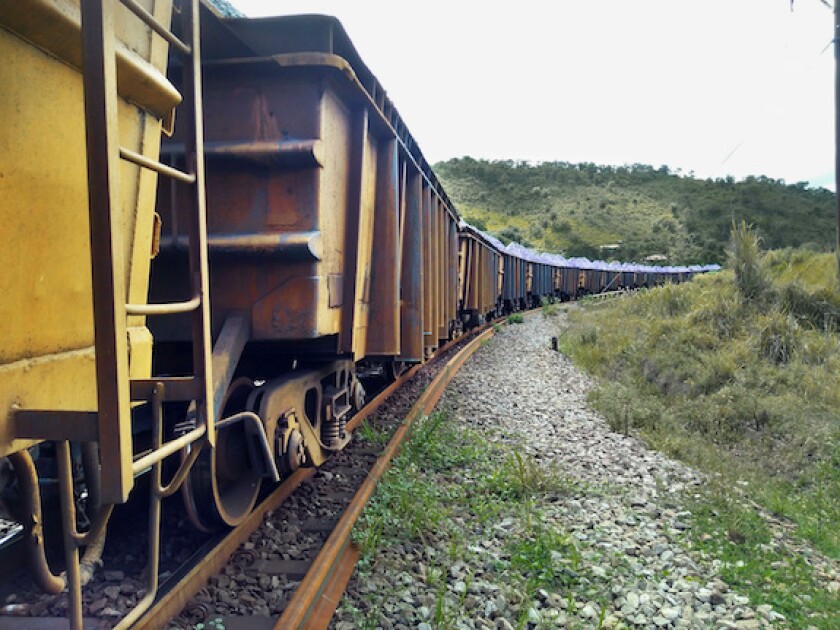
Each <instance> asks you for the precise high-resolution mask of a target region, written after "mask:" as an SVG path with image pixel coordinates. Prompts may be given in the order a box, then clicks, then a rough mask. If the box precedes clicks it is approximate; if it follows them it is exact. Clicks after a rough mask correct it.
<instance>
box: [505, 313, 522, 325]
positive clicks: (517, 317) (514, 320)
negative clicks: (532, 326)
mask: <svg viewBox="0 0 840 630" xmlns="http://www.w3.org/2000/svg"><path fill="white" fill-rule="evenodd" d="M507 321H508V324H521V323H522V322H524V321H525V316H524V315H522V313H514V314H513V315H508V318H507Z"/></svg>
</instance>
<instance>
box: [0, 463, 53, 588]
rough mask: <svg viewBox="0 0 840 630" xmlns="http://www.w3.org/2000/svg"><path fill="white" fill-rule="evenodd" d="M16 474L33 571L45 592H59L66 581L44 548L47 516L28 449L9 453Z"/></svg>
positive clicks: (30, 565) (26, 543)
mask: <svg viewBox="0 0 840 630" xmlns="http://www.w3.org/2000/svg"><path fill="white" fill-rule="evenodd" d="M9 460H10V461H11V462H12V466H13V467H14V470H15V475H16V476H17V480H18V486H19V488H20V494H21V497H22V498H23V506H22V507H21V511H22V513H23V517H24V519H25V520H24V523H23V525H24V532H23V535H24V543H25V545H26V552H27V559H28V561H29V567H30V571H31V572H32V576H33V578H34V579H35V581H36V582H37V583H38V586H39V587H40V588H41V589H42V590H43V591H44V592H45V593H51V594H56V593H60V592H61V591H62V590H64V587H65V586H66V581H65V580H64V578H62V577H61V576H59V575H55V574H54V573H53V572H52V570H51V569H50V567H49V563H48V562H47V556H46V553H45V549H44V531H43V526H44V519H43V515H42V514H41V492H40V490H39V488H38V474H37V472H36V471H35V464H34V463H33V461H32V457H31V456H30V455H29V452H28V451H20V452H17V453H12V454H11V455H10V456H9Z"/></svg>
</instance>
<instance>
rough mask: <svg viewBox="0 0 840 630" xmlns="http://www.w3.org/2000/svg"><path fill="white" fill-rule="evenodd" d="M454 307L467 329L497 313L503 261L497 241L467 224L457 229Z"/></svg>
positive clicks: (499, 309)
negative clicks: (456, 302) (456, 274)
mask: <svg viewBox="0 0 840 630" xmlns="http://www.w3.org/2000/svg"><path fill="white" fill-rule="evenodd" d="M458 240H459V243H460V253H459V291H458V300H459V304H458V309H459V312H460V316H461V321H462V322H463V323H464V326H466V327H467V328H472V327H474V326H478V325H481V324H483V323H484V322H485V321H489V320H491V319H493V318H495V317H497V316H498V314H499V313H500V312H501V296H502V282H503V277H504V263H503V261H502V257H501V254H500V252H499V247H498V246H499V245H500V243H498V241H496V240H495V239H492V237H488V236H487V235H486V234H484V233H483V232H481V231H480V230H477V229H475V228H474V227H472V226H471V225H469V224H467V223H463V222H462V223H461V225H460V229H459V231H458Z"/></svg>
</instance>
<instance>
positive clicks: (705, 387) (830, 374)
mask: <svg viewBox="0 0 840 630" xmlns="http://www.w3.org/2000/svg"><path fill="white" fill-rule="evenodd" d="M834 265H835V261H834V257H833V256H832V255H830V254H822V255H819V254H813V253H810V252H804V251H797V250H783V251H775V252H770V253H768V254H764V253H762V252H761V251H760V249H759V246H758V239H757V237H756V236H755V235H754V234H753V233H752V232H750V231H749V230H748V229H747V228H746V227H744V226H741V228H739V229H738V230H736V231H734V233H733V236H732V242H731V244H730V248H729V269H730V270H728V271H724V272H721V273H719V274H715V275H711V276H704V277H700V278H697V279H695V281H694V282H692V283H688V284H685V285H679V286H677V285H672V286H665V287H661V288H658V289H655V290H651V291H646V292H643V293H640V294H638V295H635V296H633V297H631V298H628V299H622V300H615V301H611V302H610V303H599V304H591V305H587V306H585V307H584V308H582V309H580V310H579V311H578V312H576V313H574V314H573V316H572V325H571V327H570V328H569V329H568V330H567V331H565V332H564V333H563V336H562V339H561V344H562V349H563V350H564V352H566V353H567V354H568V355H569V356H571V357H572V358H573V360H574V361H575V362H577V363H578V364H579V365H580V366H582V367H583V368H585V369H586V370H588V371H589V372H591V373H593V374H595V375H596V376H598V377H599V381H600V385H599V386H598V388H597V389H596V390H595V391H594V393H593V394H592V403H593V404H594V406H595V407H596V408H597V409H598V410H600V411H601V412H602V413H603V414H604V415H605V416H606V417H607V419H608V420H609V422H610V423H611V425H612V426H613V428H614V429H615V430H618V431H628V430H629V431H632V432H635V433H638V434H640V435H641V436H643V437H644V438H645V439H646V440H647V441H648V442H649V444H650V445H651V446H653V447H654V448H657V449H659V450H662V451H664V452H665V453H667V454H670V455H672V456H676V457H679V458H681V459H683V460H685V461H687V462H689V463H690V464H692V465H694V466H696V467H698V468H700V469H702V470H704V471H707V472H708V473H710V479H711V482H710V484H709V485H708V487H707V488H705V489H704V491H703V492H702V493H701V495H699V496H697V497H695V498H694V499H695V502H694V510H693V512H694V518H695V523H694V528H693V530H692V534H691V540H690V544H693V545H695V546H696V547H697V548H699V549H700V550H701V551H705V552H707V553H708V554H709V557H710V558H711V557H716V558H718V559H720V560H722V566H721V573H722V576H723V577H724V579H726V580H727V581H729V582H730V583H731V584H732V585H733V586H735V587H736V588H739V589H741V590H743V591H744V592H745V593H746V594H748V595H749V596H750V597H751V599H752V600H753V601H754V602H755V603H769V604H772V605H773V606H774V608H776V610H778V611H780V612H782V613H783V614H785V615H786V616H787V617H788V620H789V621H790V622H791V623H792V625H793V626H795V627H799V626H801V627H807V626H809V625H816V626H818V627H825V628H830V627H834V628H836V627H838V626H837V625H836V624H837V623H838V620H840V594H838V592H837V590H836V586H837V582H836V580H837V577H834V578H828V577H826V575H825V574H824V573H823V571H822V569H821V568H820V563H819V562H811V561H809V560H808V558H807V551H806V555H805V556H803V555H802V554H799V553H796V554H791V553H790V549H789V548H788V549H786V548H785V547H784V546H783V545H781V544H780V541H779V539H778V536H774V535H773V533H772V528H771V527H769V526H768V524H767V519H766V515H767V514H770V515H774V516H776V517H779V516H781V517H783V519H782V522H785V521H789V522H790V523H792V524H794V527H793V528H790V529H792V530H793V531H794V532H795V539H796V538H798V539H800V540H805V541H808V542H809V543H810V544H811V545H812V546H813V548H815V549H817V550H819V551H820V552H822V553H823V554H824V555H825V556H827V557H829V558H832V559H834V561H835V562H836V560H837V559H838V558H840V525H838V524H840V334H838V331H840V292H838V291H837V289H836V287H837V281H836V272H835V267H834ZM762 512H763V513H764V516H762V515H761V513H762ZM835 566H836V564H835ZM831 579H833V580H835V582H834V583H833V584H832V583H831ZM832 590H833V592H832Z"/></svg>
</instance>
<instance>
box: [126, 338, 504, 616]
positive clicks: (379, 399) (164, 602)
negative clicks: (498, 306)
mask: <svg viewBox="0 0 840 630" xmlns="http://www.w3.org/2000/svg"><path fill="white" fill-rule="evenodd" d="M493 332H494V331H493V327H492V326H488V328H487V330H485V331H483V332H481V333H480V334H479V335H477V336H476V337H475V338H474V339H472V340H471V341H470V342H469V343H468V344H467V345H466V346H465V347H464V348H463V349H461V350H460V351H459V352H458V354H456V355H455V356H454V357H453V358H452V359H450V361H449V362H448V363H447V364H446V366H445V367H444V369H443V370H441V372H440V374H438V376H437V377H436V379H435V380H434V381H433V382H432V383H430V384H429V386H428V387H427V388H426V390H425V391H424V392H423V394H422V395H421V397H420V399H418V401H417V402H416V403H415V405H414V407H412V410H411V411H410V412H409V415H411V414H412V413H415V416H416V415H417V414H419V413H420V412H419V411H416V409H418V405H419V404H420V403H424V404H423V406H422V407H421V408H420V409H421V410H422V413H429V412H430V411H431V409H432V408H433V407H434V404H435V403H436V402H437V400H438V399H439V398H440V396H441V394H442V393H443V390H444V389H445V387H446V383H448V382H449V380H451V378H452V376H453V375H454V373H455V372H456V371H457V368H458V367H460V366H461V365H462V364H463V362H464V361H465V360H466V358H468V356H469V355H471V354H472V352H475V350H476V349H478V347H479V345H480V344H479V340H484V339H486V338H488V337H487V336H488V333H489V334H491V335H492V333H493ZM460 341H462V338H461V337H459V338H457V339H454V340H453V341H451V342H449V343H447V344H444V345H443V346H441V347H440V348H439V349H438V351H437V354H440V353H441V352H445V351H446V350H448V349H450V348H451V347H452V346H454V345H455V344H457V343H459V342H460ZM467 348H472V352H469V353H468V354H465V350H466V349H467ZM456 359H457V360H458V361H457V362H456ZM423 365H427V364H418V365H415V366H414V367H412V368H410V369H409V370H408V371H406V372H405V373H404V374H402V375H401V376H400V378H399V379H398V380H396V381H394V382H393V383H391V384H390V385H389V386H388V387H386V388H385V389H384V390H382V391H381V392H379V393H378V394H377V395H376V397H375V398H374V399H373V400H371V401H370V402H369V403H368V404H367V405H365V407H364V408H363V409H362V410H361V411H359V412H358V413H357V414H356V415H355V416H353V418H351V419H350V421H349V422H348V423H347V430H348V431H352V430H354V429H356V428H358V427H359V426H360V425H361V424H362V422H364V420H365V419H366V418H368V417H369V416H370V415H371V414H373V413H375V412H376V410H377V409H378V408H379V407H380V406H381V405H382V404H383V403H384V402H385V401H386V400H387V399H388V398H389V397H390V396H391V395H392V394H393V393H394V392H395V391H396V390H397V389H399V388H400V387H401V386H402V385H404V384H405V383H406V382H408V380H409V379H411V378H412V377H413V376H414V375H415V374H416V373H417V372H418V371H419V370H420V369H421V368H422V367H423ZM453 366H455V367H453ZM442 375H446V377H447V380H446V383H443V384H439V383H438V381H439V380H440V379H441V376H442ZM429 401H431V402H429ZM429 405H431V406H429ZM409 424H410V423H409ZM407 428H408V425H407V424H406V423H404V424H403V425H401V426H400V427H399V428H398V429H397V433H399V435H400V436H401V438H400V442H401V441H402V439H404V437H405V435H406V434H407ZM392 442H393V439H392ZM382 457H384V455H383V456H382ZM382 457H380V460H381V459H382ZM387 461H390V458H389V459H388V460H387ZM387 461H385V462H383V463H382V464H381V466H382V470H381V471H380V472H379V473H378V475H377V476H376V479H378V478H379V476H381V474H382V472H383V471H384V470H385V468H387ZM376 466H377V467H378V466H380V461H379V460H378V461H377V464H376ZM317 471H318V469H317V468H301V469H299V470H297V471H296V472H295V473H294V474H292V475H291V476H290V477H289V478H288V479H286V480H285V481H283V482H282V483H281V484H280V485H279V486H278V487H277V489H275V490H274V491H273V492H272V493H271V494H269V495H268V496H267V497H266V498H265V499H264V500H263V501H262V502H260V503H259V504H258V505H257V506H256V507H255V508H254V511H253V512H251V514H249V515H248V517H247V518H246V519H245V521H243V522H242V523H241V524H240V525H239V526H237V527H236V528H234V529H233V530H231V531H230V532H229V533H228V534H227V535H226V536H225V537H224V538H223V539H222V541H221V542H220V543H219V544H218V545H216V546H215V547H214V548H213V549H212V550H211V551H209V552H208V553H207V554H206V555H205V556H204V557H203V559H202V561H201V562H200V563H199V564H197V565H196V566H194V567H192V568H191V569H190V570H189V571H188V572H187V574H186V575H185V576H183V577H182V578H181V579H180V580H179V581H178V583H177V584H176V585H175V586H174V587H173V588H172V589H171V590H168V591H167V592H166V593H164V594H163V595H161V596H160V598H159V599H158V600H157V601H156V602H155V603H154V604H153V605H152V606H151V608H150V609H149V610H148V611H147V612H146V613H145V615H143V616H142V617H141V618H140V619H139V620H138V621H137V624H136V626H135V627H136V628H143V629H145V628H149V629H152V628H155V629H156V628H163V627H165V626H166V624H167V622H169V620H170V619H172V618H173V617H175V616H177V615H178V614H179V613H180V612H181V611H182V610H183V609H184V607H185V606H186V605H187V603H189V601H190V599H192V597H193V596H194V595H195V594H196V593H198V591H199V590H201V589H202V588H203V587H204V586H205V585H206V584H207V582H208V580H209V579H210V577H212V576H213V575H214V574H215V573H217V572H219V571H220V570H221V569H222V568H223V567H224V566H225V565H226V564H227V562H228V560H229V559H230V558H231V556H232V555H233V554H234V553H235V552H236V550H237V549H238V548H239V546H240V545H241V544H242V543H244V542H245V541H247V540H248V538H249V537H250V535H251V534H252V533H253V532H254V531H255V530H256V529H257V528H259V526H260V525H262V522H263V518H264V516H265V514H266V513H267V512H270V511H272V510H275V509H277V508H278V507H279V506H280V505H281V504H282V503H283V502H284V501H285V500H286V499H287V498H288V497H289V496H291V494H292V493H293V492H294V491H295V490H296V489H297V488H298V487H299V486H300V485H301V484H302V483H303V482H304V481H306V480H308V479H310V478H312V477H313V476H314V475H315V473H316V472H317ZM373 474H374V473H373V472H371V473H369V475H368V479H369V478H370V477H371V476H372V475H373ZM365 483H368V482H367V481H365ZM363 485H364V484H363ZM374 486H375V483H374V484H373V486H371V489H372V488H373V487H374ZM360 491H361V489H360ZM368 496H370V495H369V493H368ZM357 497H358V494H357ZM357 500H358V499H354V502H356V501H357ZM365 503H367V499H365V501H364V503H361V504H360V506H361V507H363V506H364V504H365ZM351 506H352V504H351ZM348 509H349V508H348ZM345 514H346V513H345ZM357 518H358V514H356V516H355V517H354V518H353V521H352V522H355V520H356V519H357ZM343 519H344V517H342V520H343ZM341 522H342V521H341V520H340V521H339V524H337V525H336V528H335V529H336V530H337V529H338V527H339V525H340V524H341ZM350 527H352V523H350ZM348 533H349V529H348ZM334 536H335V530H334V531H333V535H331V536H330V539H328V541H327V542H328V543H329V540H331V539H333V537H334ZM344 547H346V545H344ZM342 551H343V553H342V557H343V558H344V560H345V564H344V566H343V572H344V573H346V575H342V567H339V568H338V570H336V569H335V568H334V567H332V566H331V567H330V569H329V571H327V578H329V577H336V578H342V579H336V580H333V582H332V584H319V585H317V586H318V588H316V589H315V591H316V592H317V593H318V595H322V594H326V596H327V599H334V600H335V603H336V604H337V602H338V599H339V598H340V596H341V593H342V592H343V590H344V586H345V585H346V583H347V580H348V579H349V578H350V575H351V574H352V570H353V568H354V567H355V561H356V559H357V558H358V555H353V553H354V552H353V550H352V549H351V550H349V553H347V551H348V550H347V549H343V550H342ZM322 556H324V551H323V549H322V551H321V553H319V555H318V556H317V557H316V559H315V562H314V563H313V565H312V566H311V567H310V569H309V571H308V572H307V575H306V576H305V577H304V581H303V582H301V585H300V586H299V587H298V591H297V592H300V589H301V587H303V585H304V583H306V581H307V579H309V581H310V582H312V580H313V578H310V577H309V576H310V574H312V572H313V570H314V569H315V568H316V566H318V563H319V559H320V558H322ZM348 559H349V560H352V562H348ZM320 561H321V562H324V560H320ZM310 588H311V587H310ZM296 601H303V600H300V599H299V596H298V595H297V593H296V595H295V596H294V597H293V599H292V600H290V602H289V606H291V605H292V603H293V602H296ZM287 610H288V607H287ZM334 610H335V606H333V607H332V609H330V610H329V612H328V613H327V617H326V621H327V622H328V621H329V618H330V616H331V615H332V612H333V611H334ZM318 614H319V615H324V614H325V612H324V611H321V610H319V611H318ZM284 618H285V613H284V615H283V616H282V617H281V618H280V620H281V621H280V622H278V624H279V625H278V626H276V627H282V628H286V627H291V626H285V625H283V622H282V620H283V619H284ZM324 627H326V626H324Z"/></svg>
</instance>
